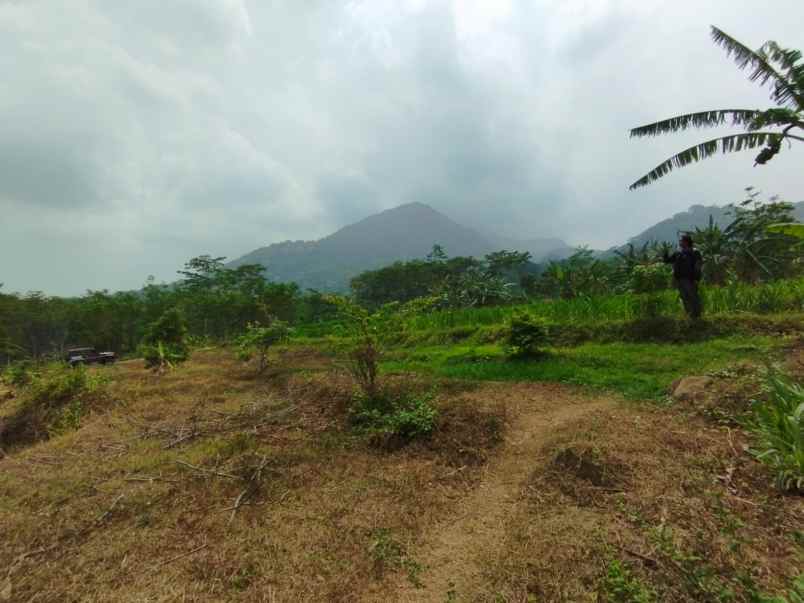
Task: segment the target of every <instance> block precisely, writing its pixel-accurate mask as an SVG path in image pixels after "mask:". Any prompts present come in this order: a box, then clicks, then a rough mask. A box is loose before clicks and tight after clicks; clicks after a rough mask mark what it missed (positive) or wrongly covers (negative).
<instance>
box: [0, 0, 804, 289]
mask: <svg viewBox="0 0 804 603" xmlns="http://www.w3.org/2000/svg"><path fill="white" fill-rule="evenodd" d="M802 23H804V3H802V2H801V1H800V0H769V1H768V2H767V3H765V4H764V5H763V8H762V10H757V4H756V2H755V1H753V2H748V1H743V0H709V1H707V2H699V1H694V2H693V1H688V0H679V1H678V2H672V3H671V2H665V1H663V0H662V1H653V0H590V1H581V0H560V1H559V0H553V1H549V2H547V1H539V0H522V1H518V0H485V1H484V0H432V1H428V0H365V1H339V0H304V1H300V0H286V1H284V2H283V1H279V0H137V1H136V2H120V1H119V0H95V1H91V0H69V1H68V0H64V1H59V0H47V1H45V0H0V77H2V81H3V86H2V88H0V282H2V283H4V285H3V291H6V292H8V291H19V292H24V291H31V290H40V291H44V292H45V293H48V294H53V295H76V294H81V293H83V292H84V291H85V290H87V289H109V290H126V289H134V288H138V287H140V286H141V285H142V284H143V283H144V282H145V280H146V278H147V277H148V275H153V276H154V277H155V278H156V279H157V281H171V280H172V279H173V278H174V277H175V274H176V270H177V269H179V268H181V266H182V265H183V263H184V262H185V261H186V260H188V259H189V258H191V257H194V256H197V255H201V254H204V253H208V254H212V255H215V256H227V257H229V258H231V259H234V258H236V257H238V256H240V255H242V254H244V253H246V252H249V251H251V250H253V249H255V248H257V247H261V246H264V245H268V244H271V243H274V242H279V241H283V240H288V239H291V240H297V239H305V240H310V239H316V238H319V237H322V236H325V235H327V234H330V233H331V232H333V231H334V230H336V229H338V228H340V227H342V226H344V225H346V224H349V223H351V222H354V221H356V220H359V219H361V218H363V217H365V216H367V215H369V214H372V213H375V212H377V211H380V210H383V209H387V208H391V207H394V206H397V205H400V204H403V203H409V202H414V201H416V202H422V203H427V204H429V205H431V206H432V207H434V208H435V209H437V210H439V211H442V212H444V213H445V214H447V215H448V216H450V217H451V218H453V219H454V220H455V221H457V222H460V223H462V224H465V225H467V226H471V227H474V228H477V229H480V230H481V231H485V232H495V233H497V234H501V235H506V236H513V237H522V238H530V237H540V236H558V237H561V238H563V239H564V240H566V241H567V242H569V243H570V244H588V245H590V246H592V247H594V248H607V247H609V246H611V245H614V244H619V243H622V242H624V241H625V240H626V239H627V238H628V237H630V236H633V235H635V234H637V233H639V232H640V231H642V230H643V229H645V228H646V227H648V226H650V225H652V224H653V223H655V222H657V221H658V220H661V219H664V218H666V217H669V216H671V215H672V214H674V213H676V212H679V211H683V210H685V209H686V208H687V207H689V206H690V205H693V204H712V203H717V204H724V203H727V202H731V201H739V200H741V199H742V198H743V197H744V194H743V189H744V187H746V186H749V185H753V186H755V187H756V188H758V189H760V190H762V191H763V192H764V193H765V194H767V195H768V196H769V195H772V194H778V195H781V196H782V197H784V198H786V199H788V200H791V201H799V200H804V169H802V165H804V147H799V148H796V147H793V148H792V149H787V148H785V149H783V152H782V153H781V154H780V155H779V156H778V157H777V158H775V159H774V160H773V161H772V162H770V163H768V164H767V165H766V166H763V167H757V168H754V167H752V165H753V157H754V155H755V154H756V153H751V152H747V153H741V154H733V155H729V156H725V157H718V158H715V159H711V160H708V161H706V162H702V163H699V164H696V165H694V166H691V167H688V168H685V169H684V170H681V171H674V172H673V173H672V174H671V175H670V176H669V177H666V178H664V179H662V180H661V181H659V182H658V183H656V184H654V185H651V186H650V187H648V188H643V189H640V190H639V191H637V192H629V191H628V185H629V184H631V182H633V181H634V180H636V179H637V178H639V177H640V176H642V175H643V174H644V173H645V172H647V171H648V170H650V169H651V168H653V167H654V166H655V165H656V164H658V163H659V162H660V161H662V160H663V159H665V158H666V157H668V156H669V155H671V154H672V153H674V152H677V151H680V150H681V149H683V148H686V147H687V146H690V145H691V144H694V143H695V142H698V141H700V140H704V139H708V138H710V137H714V136H715V135H717V134H719V133H720V132H719V131H717V130H716V131H714V132H712V131H698V132H691V133H690V132H687V133H683V134H676V135H673V136H667V137H661V138H652V139H639V140H630V139H629V137H628V131H629V129H630V128H631V127H634V126H637V125H641V124H643V123H649V122H652V121H656V120H658V119H660V118H664V117H669V116H671V115H676V114H680V113H686V112H690V111H696V110H704V109H713V108H760V107H767V106H770V105H771V101H770V100H769V90H768V89H762V88H760V87H758V86H757V85H756V84H754V83H751V82H749V81H748V80H747V77H746V74H745V73H744V72H741V71H739V70H738V69H737V68H736V66H735V65H734V64H733V62H732V61H731V60H730V59H728V58H727V57H726V55H725V53H724V51H723V50H722V49H720V48H718V47H716V46H715V45H714V44H713V43H712V42H711V40H710V38H709V26H710V24H714V25H717V26H718V27H720V28H721V29H723V30H725V31H727V32H728V33H730V34H731V35H733V36H734V37H736V38H738V39H739V40H741V41H743V42H745V43H746V44H748V45H749V46H751V47H754V48H756V47H758V46H760V45H761V44H762V43H763V42H764V41H765V40H767V39H775V40H777V41H778V42H779V43H780V44H782V45H783V46H786V47H794V48H804V30H803V29H802V28H801V24H802Z"/></svg>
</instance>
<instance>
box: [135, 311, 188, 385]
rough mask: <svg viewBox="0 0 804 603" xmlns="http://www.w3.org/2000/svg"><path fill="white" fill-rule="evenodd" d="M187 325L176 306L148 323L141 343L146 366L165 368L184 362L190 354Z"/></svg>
mask: <svg viewBox="0 0 804 603" xmlns="http://www.w3.org/2000/svg"><path fill="white" fill-rule="evenodd" d="M186 336H187V325H186V323H185V321H184V317H183V316H182V315H181V313H180V312H179V311H178V309H176V308H171V309H170V310H167V311H166V312H165V313H164V314H162V316H160V317H159V318H158V319H157V320H155V321H154V322H152V323H151V324H150V325H148V329H147V330H146V332H145V337H143V339H142V344H141V345H140V353H141V354H142V357H143V358H144V359H145V366H146V367H148V368H157V369H160V370H165V369H167V368H171V367H173V366H175V365H176V364H179V363H181V362H184V361H185V360H187V358H188V357H189V355H190V351H189V347H188V345H187V341H186Z"/></svg>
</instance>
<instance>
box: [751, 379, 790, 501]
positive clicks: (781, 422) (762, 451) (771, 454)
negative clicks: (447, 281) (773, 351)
mask: <svg viewBox="0 0 804 603" xmlns="http://www.w3.org/2000/svg"><path fill="white" fill-rule="evenodd" d="M767 386H768V389H769V393H770V396H769V398H768V400H766V401H764V402H760V403H757V402H754V403H753V406H752V410H753V413H752V417H751V418H750V419H749V421H748V424H747V426H748V429H749V430H750V431H751V432H752V433H753V434H754V436H755V437H756V438H757V444H756V445H755V447H754V448H753V449H752V453H753V454H754V455H755V456H756V458H757V459H758V460H759V461H761V462H763V463H765V464H766V465H768V466H769V467H770V468H771V469H773V471H774V472H775V473H776V483H777V485H778V486H779V487H780V488H781V489H782V490H799V491H804V388H802V386H801V385H800V384H797V383H793V382H792V381H791V380H789V379H787V378H784V377H782V376H781V375H779V374H776V373H771V374H770V375H769V376H768V383H767Z"/></svg>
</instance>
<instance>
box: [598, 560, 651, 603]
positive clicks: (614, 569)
mask: <svg viewBox="0 0 804 603" xmlns="http://www.w3.org/2000/svg"><path fill="white" fill-rule="evenodd" d="M602 600H603V601H606V602H608V603H653V601H655V600H656V594H655V593H654V592H653V591H652V590H651V589H650V588H649V587H647V586H645V585H644V584H643V583H642V582H641V581H640V580H639V579H638V578H637V577H636V576H634V575H633V574H632V573H631V572H630V571H629V570H628V568H627V567H626V566H625V564H623V563H621V562H620V561H619V560H617V559H614V560H612V561H611V562H609V566H608V568H607V570H606V577H605V578H604V579H603V596H602Z"/></svg>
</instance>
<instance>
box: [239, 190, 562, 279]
mask: <svg viewBox="0 0 804 603" xmlns="http://www.w3.org/2000/svg"><path fill="white" fill-rule="evenodd" d="M436 243H437V244H439V245H441V246H442V247H443V248H444V249H445V250H446V252H447V254H449V255H450V256H476V257H480V256H483V255H485V254H487V253H489V252H491V251H496V250H499V249H511V250H517V251H530V252H531V254H532V255H533V256H534V259H536V260H540V259H542V258H544V257H546V256H551V257H558V256H565V255H567V250H569V249H570V248H569V247H568V246H567V244H566V243H564V242H563V241H561V240H560V239H555V238H549V239H531V240H527V241H517V240H514V239H502V238H498V237H495V236H490V235H484V234H481V233H479V232H477V231H475V230H472V229H470V228H467V227H465V226H462V225H460V224H458V223H457V222H454V221H453V220H451V219H450V218H448V217H447V216H445V215H444V214H442V213H440V212H438V211H436V210H434V209H433V208H431V207H429V206H428V205H424V204H423V203H408V204H406V205H400V206H399V207H395V208H393V209H389V210H386V211H383V212H380V213H378V214H375V215H372V216H369V217H367V218H365V219H363V220H360V221H359V222H356V223H354V224H350V225H348V226H345V227H343V228H341V229H340V230H338V231H337V232H335V233H333V234H331V235H329V236H327V237H324V238H323V239H320V240H318V241H286V242H283V243H275V244H273V245H269V246H267V247H261V248H259V249H256V250H254V251H252V252H250V253H247V254H246V255H244V256H242V257H240V258H237V259H236V260H234V261H232V262H231V263H230V264H229V266H230V267H237V266H240V265H242V264H262V265H263V266H266V268H267V270H266V274H267V275H268V277H269V278H271V279H272V280H277V281H293V282H296V283H298V284H299V285H300V286H301V287H302V288H313V289H320V290H336V291H337V290H343V289H346V288H347V287H348V285H349V279H351V278H352V277H354V276H357V275H358V274H360V273H361V272H363V271H365V270H371V269H374V268H379V267H381V266H385V265H387V264H390V263H392V262H395V261H397V260H408V259H413V258H423V257H425V256H426V255H427V254H428V253H429V252H430V251H431V249H432V247H433V245H434V244H436Z"/></svg>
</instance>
